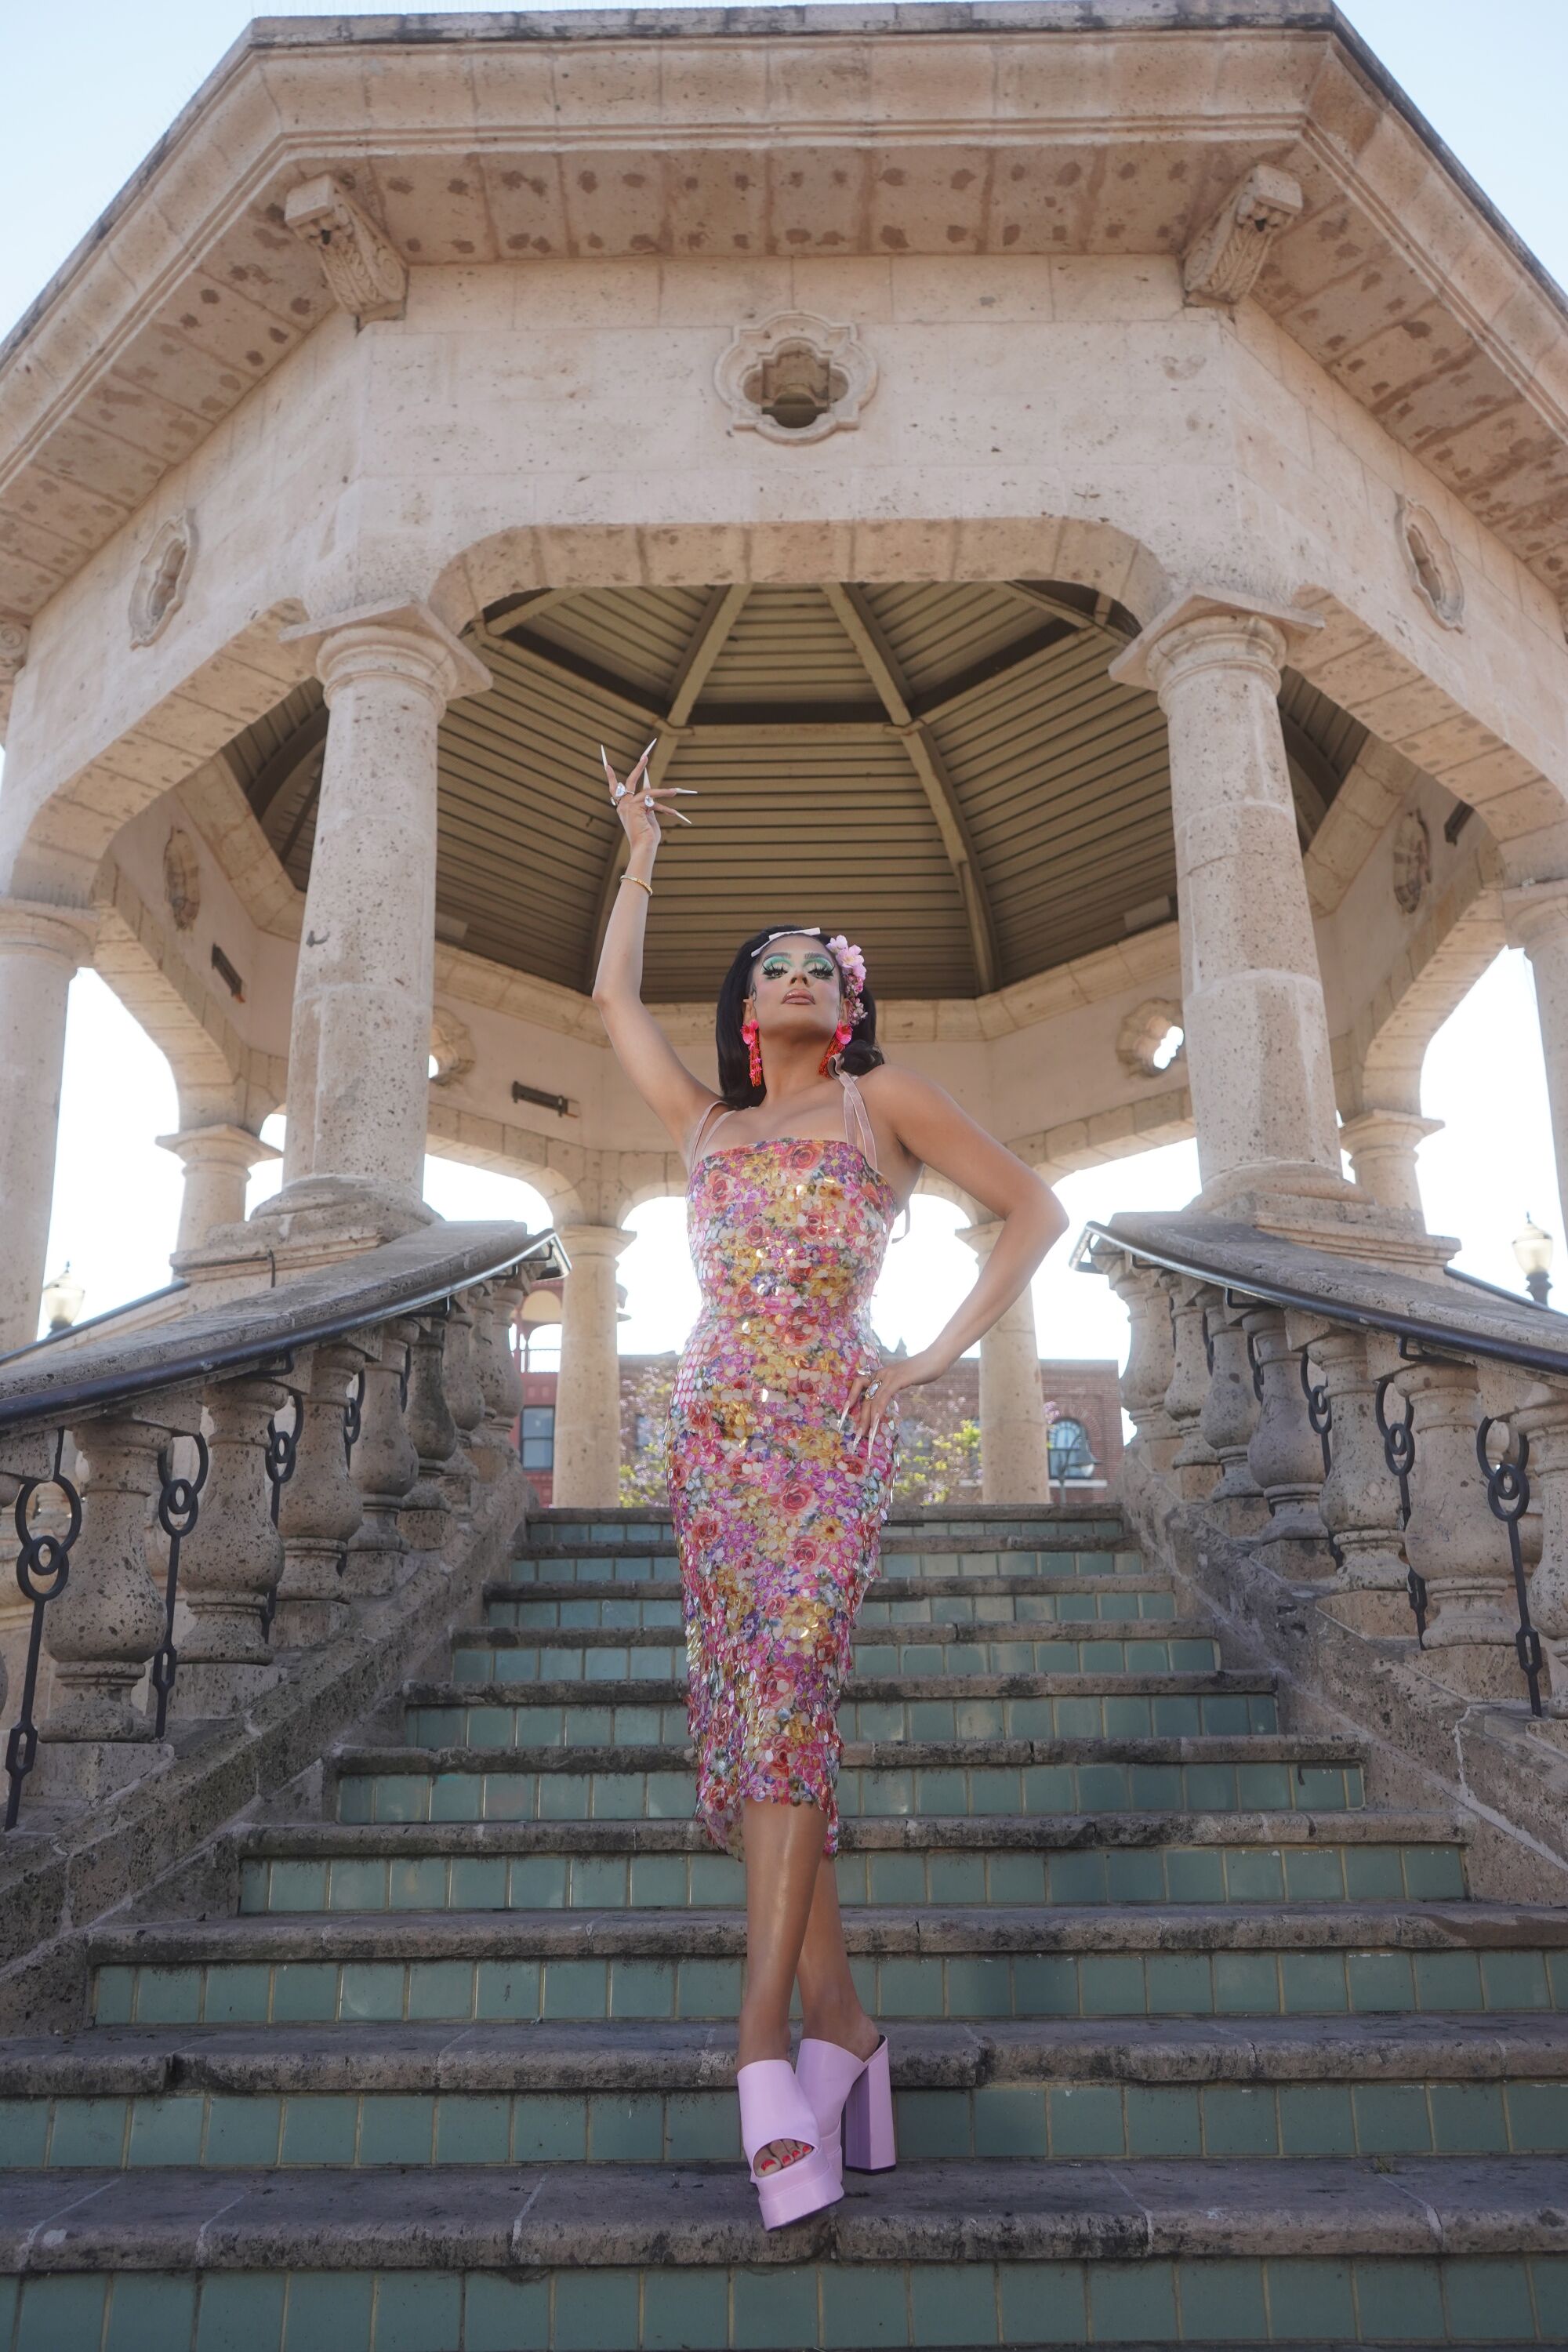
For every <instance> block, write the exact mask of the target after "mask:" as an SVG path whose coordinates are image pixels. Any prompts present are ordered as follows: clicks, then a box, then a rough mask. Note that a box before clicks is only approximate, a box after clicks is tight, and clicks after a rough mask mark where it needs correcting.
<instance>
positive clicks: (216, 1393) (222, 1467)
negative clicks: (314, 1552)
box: [170, 1376, 289, 1720]
mask: <svg viewBox="0 0 1568 2352" xmlns="http://www.w3.org/2000/svg"><path fill="white" fill-rule="evenodd" d="M288 1394H289V1391H288V1390H287V1389H286V1388H285V1387H284V1386H283V1384H282V1382H281V1381H280V1380H279V1379H278V1378H277V1377H272V1378H267V1377H259V1378H258V1377H255V1376H252V1377H249V1378H246V1379H241V1380H227V1381H214V1382H213V1383H212V1384H211V1385H210V1386H209V1387H208V1390H207V1393H206V1412H207V1419H208V1420H209V1422H210V1423H211V1424H212V1426H211V1429H210V1432H209V1433H208V1437H207V1451H208V1454H209V1456H210V1463H209V1467H208V1471H207V1483H206V1489H205V1494H204V1495H203V1497H202V1512H201V1519H200V1523H199V1525H198V1526H197V1528H196V1530H195V1535H194V1536H193V1537H192V1538H190V1539H189V1541H188V1542H187V1544H186V1546H185V1548H184V1553H183V1555H182V1559H181V1573H182V1580H183V1583H184V1601H185V1605H186V1607H187V1608H188V1610H189V1612H190V1622H189V1623H188V1625H187V1626H186V1628H185V1633H184V1639H183V1640H182V1642H181V1644H180V1672H179V1676H178V1679H177V1681H176V1682H175V1685H174V1694H173V1696H172V1698H171V1700H170V1713H171V1714H172V1715H174V1716H176V1717H179V1718H180V1719H181V1720H188V1719H196V1720H204V1719H208V1718H211V1717H215V1716H222V1715H227V1714H228V1713H230V1712H231V1710H232V1709H234V1708H236V1707H243V1706H247V1705H248V1704H249V1702H250V1701H251V1700H252V1699H254V1698H256V1697H257V1696H258V1695H259V1694H260V1693H261V1692H262V1691H264V1690H266V1689H268V1687H269V1686H270V1685H271V1684H272V1683H273V1682H275V1681H276V1679H277V1674H278V1669H277V1667H276V1666H275V1665H274V1664H273V1661H272V1651H271V1646H270V1644H269V1643H268V1637H267V1627H268V1624H269V1623H270V1621H271V1606H272V1600H273V1594H274V1591H275V1589H276V1587H277V1583H278V1578H279V1572H280V1571H281V1569H282V1566H283V1547H282V1544H281V1543H280V1541H279V1536H278V1530H277V1528H276V1527H275V1525H274V1524H273V1515H272V1502H271V1496H270V1494H269V1491H268V1473H267V1456H268V1444H269V1437H270V1432H269V1427H268V1424H269V1423H271V1421H272V1418H273V1416H274V1414H275V1413H276V1412H278V1410H279V1406H280V1405H281V1404H282V1403H283V1402H284V1401H285V1399H286V1398H287V1396H288Z"/></svg>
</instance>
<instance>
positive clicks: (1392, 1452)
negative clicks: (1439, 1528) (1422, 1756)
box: [1373, 1365, 1426, 1649]
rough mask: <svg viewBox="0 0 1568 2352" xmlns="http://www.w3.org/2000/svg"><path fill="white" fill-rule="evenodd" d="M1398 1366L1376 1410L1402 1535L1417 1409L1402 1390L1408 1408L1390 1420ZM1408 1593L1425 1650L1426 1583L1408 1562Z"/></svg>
mask: <svg viewBox="0 0 1568 2352" xmlns="http://www.w3.org/2000/svg"><path fill="white" fill-rule="evenodd" d="M1404 1369H1405V1368H1404V1366H1403V1365H1395V1367H1394V1370H1393V1371H1391V1372H1384V1375H1383V1378H1382V1379H1381V1380H1380V1381H1378V1383H1377V1386H1376V1388H1375V1389H1374V1390H1373V1411H1374V1412H1375V1413H1376V1416H1377V1432H1378V1435H1379V1436H1380V1437H1381V1438H1382V1440H1383V1458H1384V1461H1385V1462H1386V1463H1387V1465H1388V1467H1389V1471H1390V1474H1391V1475H1392V1476H1393V1477H1394V1479H1395V1480H1396V1481H1397V1482H1398V1486H1399V1527H1400V1531H1401V1533H1403V1532H1404V1530H1405V1527H1406V1526H1407V1525H1408V1524H1409V1519H1410V1473H1411V1471H1412V1470H1413V1469H1414V1468H1415V1405H1414V1404H1413V1403H1412V1402H1411V1401H1410V1399H1409V1398H1408V1397H1407V1396H1405V1392H1404V1391H1403V1390H1399V1391H1396V1393H1397V1394H1398V1396H1399V1397H1400V1400H1401V1402H1402V1403H1403V1404H1404V1406H1405V1412H1404V1416H1403V1418H1402V1419H1401V1420H1398V1421H1394V1420H1392V1419H1391V1418H1390V1416H1389V1411H1388V1391H1389V1390H1390V1389H1391V1388H1392V1387H1393V1386H1394V1381H1396V1380H1397V1379H1398V1378H1399V1375H1400V1373H1401V1371H1402V1370H1404ZM1405 1591H1406V1592H1407V1593H1408V1594H1409V1596H1410V1607H1411V1611H1412V1613H1413V1614H1414V1616H1415V1640H1416V1643H1417V1645H1418V1646H1419V1647H1420V1648H1422V1649H1425V1648H1426V1578H1425V1577H1424V1576H1423V1575H1422V1574H1421V1573H1420V1571H1419V1570H1417V1569H1415V1568H1414V1567H1412V1566H1411V1565H1410V1564H1409V1562H1408V1561H1406V1564H1405Z"/></svg>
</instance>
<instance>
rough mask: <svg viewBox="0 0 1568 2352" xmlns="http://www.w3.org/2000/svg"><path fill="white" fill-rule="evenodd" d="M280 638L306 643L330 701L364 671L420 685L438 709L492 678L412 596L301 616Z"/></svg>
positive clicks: (474, 691) (480, 690)
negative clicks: (310, 617) (308, 617)
mask: <svg viewBox="0 0 1568 2352" xmlns="http://www.w3.org/2000/svg"><path fill="white" fill-rule="evenodd" d="M280 641H281V642H282V643H283V644H284V645H299V646H307V647H308V648H309V651H310V656H311V659H312V661H313V662H314V664H315V669H316V675H317V677H319V678H320V679H321V685H322V687H323V688H324V690H325V693H326V698H327V700H328V702H329V703H331V699H332V697H333V695H334V694H335V693H336V692H337V690H338V688H340V687H341V686H343V685H344V684H346V683H347V682H348V681H349V680H350V679H353V678H359V677H366V676H367V675H369V676H376V677H396V678H399V679H401V680H402V681H404V682H405V684H408V685H411V686H416V687H419V688H423V690H424V691H425V692H426V694H428V695H429V696H430V697H431V698H432V700H433V701H435V702H436V703H437V706H438V707H439V708H441V709H445V707H446V705H447V703H448V702H453V701H456V700H457V699H458V698H459V697H460V696H462V695H465V694H483V693H484V692H485V690H486V688H488V687H489V685H490V684H491V682H492V681H491V678H490V674H489V670H488V669H487V668H486V667H485V665H484V663H483V662H482V661H480V660H479V656H478V655H477V654H475V653H474V652H473V651H472V649H471V648H470V647H469V646H466V645H465V644H464V643H463V641H462V639H461V637H459V636H457V635H454V633H453V632H452V631H451V630H450V629H449V628H448V627H447V624H446V623H445V621H443V620H441V619H439V618H438V617H437V614H434V613H433V612H432V611H431V610H430V607H429V605H428V604H420V603H419V602H418V601H417V600H416V599H409V600H407V601H406V602H401V603H392V604H360V605H356V606H354V607H353V609H351V610H350V611H348V612H343V613H332V614H329V615H328V616H327V618H326V619H325V620H321V621H301V622H300V623H299V624H298V625H296V626H295V627H293V628H289V629H285V630H283V631H282V632H281V640H280Z"/></svg>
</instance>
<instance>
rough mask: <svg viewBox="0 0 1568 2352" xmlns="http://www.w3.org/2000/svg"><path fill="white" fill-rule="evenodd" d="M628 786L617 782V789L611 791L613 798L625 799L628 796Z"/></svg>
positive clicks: (617, 799)
mask: <svg viewBox="0 0 1568 2352" xmlns="http://www.w3.org/2000/svg"><path fill="white" fill-rule="evenodd" d="M610 798H611V799H612V800H616V801H624V800H625V798H626V786H625V784H617V785H616V789H615V791H614V792H613V793H611V795H610Z"/></svg>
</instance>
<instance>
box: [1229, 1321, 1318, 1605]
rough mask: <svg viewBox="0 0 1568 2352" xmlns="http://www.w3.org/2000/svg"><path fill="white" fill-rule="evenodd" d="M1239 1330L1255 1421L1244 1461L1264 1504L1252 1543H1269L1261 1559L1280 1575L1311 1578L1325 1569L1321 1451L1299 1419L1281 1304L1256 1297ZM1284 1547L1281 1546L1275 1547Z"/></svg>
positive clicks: (1295, 1369) (1297, 1374)
mask: <svg viewBox="0 0 1568 2352" xmlns="http://www.w3.org/2000/svg"><path fill="white" fill-rule="evenodd" d="M1242 1328H1243V1329H1244V1330H1245V1331H1246V1333H1247V1352H1248V1354H1249V1355H1250V1356H1251V1359H1252V1362H1253V1366H1254V1369H1255V1370H1256V1373H1257V1381H1256V1386H1257V1389H1258V1426H1257V1428H1256V1429H1255V1430H1254V1431H1253V1433H1252V1442H1251V1444H1249V1445H1248V1447H1247V1465H1248V1466H1249V1468H1250V1469H1251V1472H1252V1475H1253V1476H1254V1477H1255V1478H1256V1479H1257V1481H1258V1485H1259V1486H1260V1487H1261V1488H1262V1489H1263V1493H1264V1495H1265V1496H1266V1497H1267V1499H1268V1526H1267V1527H1266V1528H1264V1529H1263V1530H1262V1532H1261V1534H1259V1535H1258V1537H1257V1538H1255V1540H1256V1541H1257V1542H1258V1544H1259V1545H1262V1544H1268V1545H1269V1546H1271V1547H1276V1549H1273V1550H1271V1552H1270V1554H1269V1558H1270V1559H1271V1561H1272V1564H1273V1565H1274V1566H1275V1567H1276V1568H1278V1569H1279V1571H1280V1573H1281V1574H1282V1575H1285V1576H1297V1577H1301V1578H1303V1579H1308V1580H1313V1581H1317V1580H1321V1579H1322V1578H1324V1577H1327V1576H1329V1575H1331V1573H1332V1570H1333V1560H1332V1557H1331V1553H1330V1551H1329V1549H1328V1544H1327V1540H1326V1538H1327V1535H1328V1530H1327V1528H1325V1527H1324V1525H1323V1517H1322V1513H1321V1510H1320V1508H1319V1507H1318V1496H1319V1494H1320V1492H1321V1487H1322V1484H1323V1449H1322V1444H1321V1441H1320V1438H1319V1435H1318V1433H1317V1431H1316V1430H1315V1429H1314V1428H1313V1427H1312V1424H1311V1423H1310V1420H1309V1419H1308V1416H1307V1399H1306V1397H1305V1396H1304V1395H1303V1393H1302V1389H1301V1368H1300V1362H1299V1360H1298V1351H1297V1349H1295V1348H1294V1347H1292V1345H1291V1343H1290V1335H1289V1332H1288V1331H1287V1329H1286V1328H1285V1315H1284V1311H1283V1309H1282V1308H1280V1307H1270V1306H1268V1305H1266V1304H1264V1303H1263V1302H1261V1301H1259V1302H1258V1304H1256V1305H1254V1306H1250V1307H1246V1308H1244V1310H1243V1313H1242ZM1281 1544H1284V1545H1288V1546H1289V1550H1288V1551H1283V1552H1282V1551H1280V1550H1279V1549H1277V1547H1279V1545H1281Z"/></svg>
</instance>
